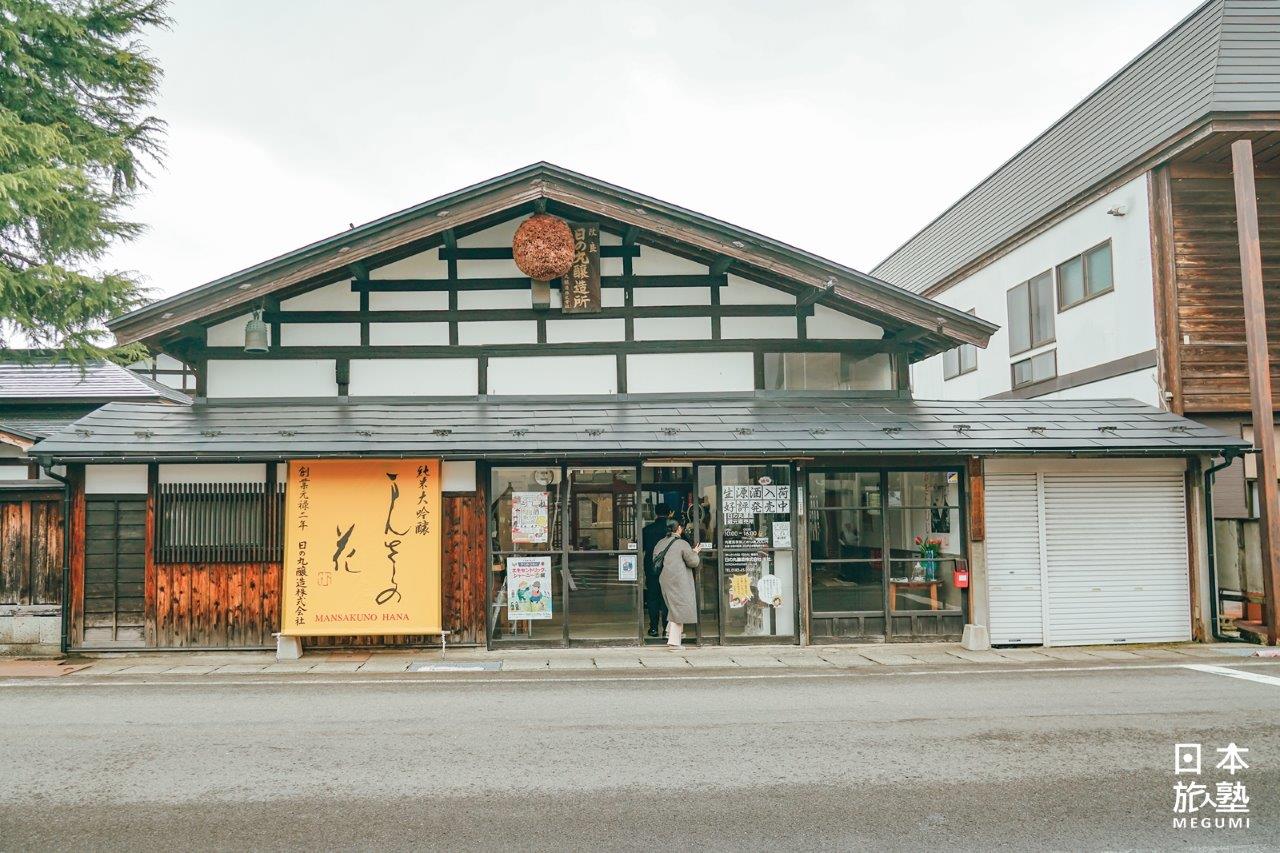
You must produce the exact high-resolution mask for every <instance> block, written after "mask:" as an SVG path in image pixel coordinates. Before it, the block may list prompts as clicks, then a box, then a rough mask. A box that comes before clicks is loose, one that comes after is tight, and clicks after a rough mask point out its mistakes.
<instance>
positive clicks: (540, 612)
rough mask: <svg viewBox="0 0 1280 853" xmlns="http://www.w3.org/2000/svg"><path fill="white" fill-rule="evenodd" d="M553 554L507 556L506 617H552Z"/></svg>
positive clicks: (513, 618)
mask: <svg viewBox="0 0 1280 853" xmlns="http://www.w3.org/2000/svg"><path fill="white" fill-rule="evenodd" d="M551 598H552V596H551V558H550V557H507V618H508V619H510V620H512V621H515V620H518V619H550V618H551V617H552V614H551Z"/></svg>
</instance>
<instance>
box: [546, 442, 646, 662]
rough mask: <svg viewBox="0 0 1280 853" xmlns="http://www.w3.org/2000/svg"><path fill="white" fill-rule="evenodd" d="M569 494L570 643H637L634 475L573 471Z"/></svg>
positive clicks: (639, 574)
mask: <svg viewBox="0 0 1280 853" xmlns="http://www.w3.org/2000/svg"><path fill="white" fill-rule="evenodd" d="M566 493H567V495H568V508H569V513H568V518H567V519H566V521H567V528H568V547H567V549H566V554H565V563H564V586H565V600H566V602H567V606H568V638H569V640H570V641H575V640H582V641H591V642H600V641H611V640H617V641H630V642H635V641H637V640H638V639H639V635H640V590H641V588H642V587H641V585H642V583H643V581H642V579H641V578H642V573H643V570H642V568H641V566H640V552H639V548H640V545H639V538H638V534H639V531H638V530H637V526H636V521H637V518H638V513H637V505H636V498H637V491H636V469H635V468H634V467H625V468H621V467H593V468H585V467H584V468H572V467H571V468H569V469H568V475H567V490H566Z"/></svg>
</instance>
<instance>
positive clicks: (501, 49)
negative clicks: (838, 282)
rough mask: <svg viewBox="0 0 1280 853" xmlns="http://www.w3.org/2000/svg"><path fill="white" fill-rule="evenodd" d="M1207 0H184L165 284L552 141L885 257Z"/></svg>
mask: <svg viewBox="0 0 1280 853" xmlns="http://www.w3.org/2000/svg"><path fill="white" fill-rule="evenodd" d="M1197 5H1198V2H1197V0H1057V2H1050V0H1021V2H1015V1H1014V0H1006V1H1005V2H1000V1H999V0H966V2H949V0H939V1H938V2H925V0H918V2H898V0H879V1H878V2H872V0H863V2H825V3H821V2H796V0H791V1H790V2H745V0H678V1H677V2H666V0H662V2H650V0H632V2H626V3H623V2H556V1H555V0H522V2H476V0H453V2H444V0H439V1H438V2H408V0H365V2H358V3H357V2H354V0H289V2H285V0H221V2H209V0H179V2H175V3H174V5H173V7H172V10H171V13H172V15H173V18H174V25H173V28H172V30H171V31H169V32H165V33H158V34H155V35H154V36H152V37H151V38H150V39H149V43H150V45H151V48H152V50H153V52H154V53H155V55H156V57H157V58H158V59H159V61H160V63H161V65H162V66H163V67H164V69H165V74H166V76H165V80H164V84H163V88H162V91H161V94H160V99H159V102H158V104H157V113H158V114H159V116H160V117H161V118H163V119H165V120H166V121H167V122H168V123H169V136H168V148H169V155H168V159H167V161H166V163H165V165H164V166H163V168H162V169H161V170H159V171H158V172H157V173H156V174H155V175H154V177H153V179H152V182H151V187H150V190H149V192H148V193H147V194H146V196H145V197H144V198H143V199H142V200H141V201H140V202H139V204H138V206H137V208H136V210H135V213H134V216H135V218H137V219H139V220H140V221H142V222H145V223H147V224H148V225H149V226H150V230H149V232H148V233H147V234H146V235H145V236H144V237H142V238H141V239H139V240H137V241H135V242H134V243H132V244H130V245H127V246H123V247H120V248H119V249H118V250H117V251H115V252H114V253H113V255H112V256H111V257H110V258H109V259H108V265H111V266H115V267H119V268H125V269H132V270H137V271H139V272H141V273H142V274H143V276H144V278H145V279H146V280H147V282H148V284H149V285H150V286H152V287H153V288H154V289H155V295H157V296H161V295H168V294H172V293H175V292H178V291H181V290H185V289H187V288H189V287H193V286H195V285H197V284H201V283H203V282H205V281H209V280H211V279H213V278H217V277H218V276H221V275H225V274H227V273H230V272H234V271H236V270H239V269H241V268H243V267H246V266H249V265H250V264H253V263H257V262H258V261H262V260H265V259H267V258H269V257H272V256H274V255H277V254H280V253H282V252H286V251H289V250H291V249H294V248H297V247H299V246H301V245H303V244H305V243H308V242H311V241H313V240H316V239H319V238H322V237H325V236H328V235H330V234H333V233H335V232H337V231H341V230H343V229H345V228H346V227H347V226H348V223H352V222H354V223H356V224H360V223H361V222H365V221H368V220H370V219H373V218H376V217H378V216H382V215H384V214H386V213H390V212H392V211H394V210H398V209H400V208H403V207H407V206H409V205H411V204H415V203H417V202H420V201H423V200H425V199H428V198H431V197H434V196H436V195H439V194H441V193H445V192H448V191H450V190H454V189H457V188H459V187H462V186H465V185H467V184H470V183H474V182H476V181H479V180H483V179H485V178H489V177H492V176H494V175H497V174H500V173H502V172H505V171H509V170H511V169H514V168H517V167H519V166H523V165H525V164H527V163H531V162H533V161H536V160H550V161H551V162H554V163H557V164H559V165H561V166H564V167H566V168H569V169H573V170H575V171H579V172H584V173H586V174H588V175H592V176H594V177H597V178H601V179H603V180H606V181H609V182H611V183H615V184H619V185H621V186H624V187H628V188H630V189H633V190H636V191H638V192H642V193H645V194H648V195H651V196H655V197H657V198H660V199H663V200H664V201H669V202H673V203H675V204H679V205H682V206H684V207H688V208H692V209H693V210H697V211H699V212H702V213H706V214H709V215H711V216H715V217H718V218H720V219H725V220H727V221H729V222H732V223H734V224H737V225H741V226H744V227H747V228H750V229H752V230H755V231H759V232H761V233H763V234H767V235H769V236H770V237H774V238H777V239H780V240H784V241H786V242H788V243H792V244H795V245H797V246H800V247H802V248H804V249H807V250H809V251H812V252H816V253H818V254H820V255H824V256H826V257H828V258H831V259H833V260H836V261H840V262H842V263H845V264H848V265H850V266H853V267H856V268H858V269H863V270H869V269H870V268H871V267H872V266H874V265H875V264H876V263H877V262H878V261H880V260H881V259H883V258H884V256H885V255H887V254H888V253H889V252H891V251H893V249H895V248H896V247H897V246H898V245H899V244H901V243H902V242H903V241H904V240H906V239H907V238H909V237H910V236H911V235H912V234H914V233H915V232H916V231H917V230H918V229H919V228H921V227H922V226H924V225H925V224H927V223H928V222H929V221H930V220H931V219H933V218H934V217H935V216H936V215H937V214H938V213H940V212H941V211H942V210H943V209H944V208H945V207H946V206H948V205H950V204H951V203H952V202H953V201H955V200H956V198H958V197H959V196H960V195H961V194H963V193H964V192H965V191H967V190H968V189H970V188H971V187H972V186H973V185H974V184H975V183H977V182H978V181H979V180H981V179H982V178H983V177H985V176H986V175H987V174H988V173H990V172H991V171H992V170H993V169H994V168H995V167H996V166H998V165H999V164H1000V163H1001V162H1003V161H1004V160H1005V159H1007V158H1008V157H1009V156H1010V155H1012V154H1013V153H1014V152H1015V151H1017V150H1018V149H1019V148H1021V147H1022V146H1023V145H1025V144H1026V143H1027V142H1028V141H1030V140H1031V139H1032V137H1033V136H1035V135H1036V134H1038V133H1039V132H1041V131H1042V130H1044V129H1045V128H1046V127H1047V126H1048V125H1049V124H1051V123H1052V122H1053V121H1054V120H1056V119H1057V118H1058V117H1059V116H1061V115H1062V113H1064V112H1066V111H1067V110H1068V109H1069V108H1070V107H1072V106H1073V105H1074V104H1075V103H1076V102H1077V101H1079V100H1080V99H1081V98H1083V97H1084V96H1085V95H1087V94H1088V93H1089V92H1090V91H1091V90H1092V89H1093V88H1094V87H1096V86H1097V85H1098V84H1099V83H1101V82H1102V81H1103V80H1105V79H1106V78H1107V77H1108V76H1110V75H1111V74H1112V73H1114V72H1115V71H1116V70H1118V69H1119V68H1120V67H1121V66H1122V65H1123V64H1124V63H1126V62H1128V61H1129V60H1130V59H1131V58H1133V57H1134V56H1135V55H1136V54H1137V53H1138V52H1139V51H1141V50H1142V49H1144V48H1145V47H1146V46H1147V45H1149V44H1150V43H1151V42H1152V41H1154V40H1155V39H1156V38H1158V37H1159V36H1160V35H1161V34H1163V33H1164V32H1165V31H1166V30H1167V29H1169V28H1170V27H1171V26H1173V25H1174V24H1175V23H1176V22H1177V21H1178V20H1180V19H1181V18H1182V17H1183V16H1184V15H1186V14H1187V13H1188V12H1189V11H1191V9H1193V8H1195V6H1197Z"/></svg>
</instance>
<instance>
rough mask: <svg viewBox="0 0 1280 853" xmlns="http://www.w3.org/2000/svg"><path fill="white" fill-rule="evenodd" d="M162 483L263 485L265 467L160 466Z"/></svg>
mask: <svg viewBox="0 0 1280 853" xmlns="http://www.w3.org/2000/svg"><path fill="white" fill-rule="evenodd" d="M157 473H158V475H159V480H160V482H162V483H265V482H266V480H267V466H266V465H265V464H263V463H256V464H252V463H223V462H220V463H214V464H208V465H206V464H200V465H161V466H159V471H158V472H157Z"/></svg>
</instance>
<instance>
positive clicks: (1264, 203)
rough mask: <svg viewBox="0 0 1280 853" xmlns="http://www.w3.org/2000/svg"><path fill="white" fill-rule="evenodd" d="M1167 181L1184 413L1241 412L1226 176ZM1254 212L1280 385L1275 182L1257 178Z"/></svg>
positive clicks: (1240, 318)
mask: <svg viewBox="0 0 1280 853" xmlns="http://www.w3.org/2000/svg"><path fill="white" fill-rule="evenodd" d="M1172 184H1173V190H1172V194H1173V231H1174V240H1175V242H1174V245H1175V251H1174V263H1175V268H1176V271H1177V287H1178V307H1177V324H1178V326H1177V330H1176V337H1177V341H1178V348H1179V355H1180V359H1179V361H1180V364H1181V374H1180V375H1181V380H1182V400H1183V406H1184V410H1185V411H1187V412H1235V411H1240V412H1247V411H1249V406H1250V404H1249V378H1248V377H1249V372H1248V366H1247V364H1246V360H1245V338H1244V299H1243V296H1242V293H1241V282H1240V249H1239V239H1238V237H1237V235H1236V222H1235V195H1234V190H1233V189H1232V183H1231V178H1230V177H1229V176H1228V177H1222V178H1176V179H1174V180H1173V181H1172ZM1258 214H1259V228H1260V232H1261V237H1262V262H1263V276H1264V279H1265V281H1266V282H1267V287H1266V298H1267V327H1268V335H1269V338H1270V341H1271V343H1272V347H1271V370H1272V381H1273V382H1275V383H1280V179H1275V178H1270V179H1266V178H1260V179H1259V180H1258Z"/></svg>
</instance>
